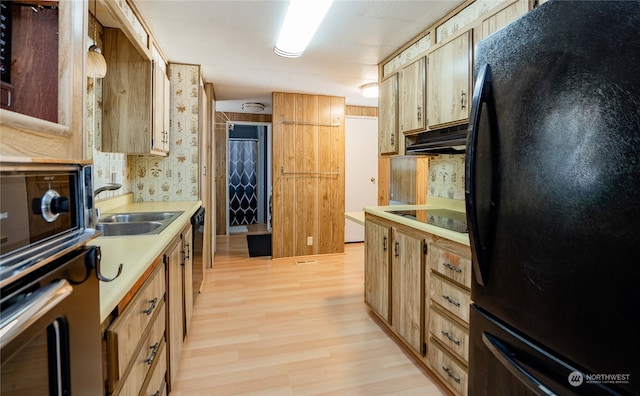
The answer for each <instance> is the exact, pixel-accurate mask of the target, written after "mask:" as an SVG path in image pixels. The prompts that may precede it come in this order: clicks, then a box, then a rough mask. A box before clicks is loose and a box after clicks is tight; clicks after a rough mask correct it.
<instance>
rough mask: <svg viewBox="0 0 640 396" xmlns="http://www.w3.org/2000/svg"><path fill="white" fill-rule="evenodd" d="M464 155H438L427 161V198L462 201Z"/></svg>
mask: <svg viewBox="0 0 640 396" xmlns="http://www.w3.org/2000/svg"><path fill="white" fill-rule="evenodd" d="M464 158H465V157H464V154H451V155H439V156H437V157H433V158H432V159H431V160H430V161H429V192H428V194H427V196H432V197H440V198H449V199H461V200H464Z"/></svg>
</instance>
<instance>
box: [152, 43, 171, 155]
mask: <svg viewBox="0 0 640 396" xmlns="http://www.w3.org/2000/svg"><path fill="white" fill-rule="evenodd" d="M154 48H155V47H154ZM170 95H171V90H170V84H169V77H167V68H166V64H165V63H164V61H163V60H162V58H161V57H160V55H159V54H156V53H154V59H153V128H152V129H153V136H152V139H151V150H152V151H155V152H158V153H159V154H162V153H165V154H166V153H169V107H170V106H169V101H170Z"/></svg>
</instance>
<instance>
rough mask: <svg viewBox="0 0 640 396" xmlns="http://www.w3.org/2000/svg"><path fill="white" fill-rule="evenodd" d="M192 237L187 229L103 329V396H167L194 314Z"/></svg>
mask: <svg viewBox="0 0 640 396" xmlns="http://www.w3.org/2000/svg"><path fill="white" fill-rule="evenodd" d="M191 233H192V227H191V224H187V225H186V226H185V227H184V228H183V229H182V231H181V232H180V233H179V234H177V235H176V236H175V238H174V239H173V240H172V241H171V242H170V243H169V244H168V245H167V248H166V249H165V251H164V253H163V254H162V255H161V256H160V257H158V258H157V259H156V260H155V262H154V263H155V264H154V265H155V267H154V266H153V265H152V266H151V267H150V268H153V269H152V270H148V271H147V272H146V274H145V275H143V277H142V278H141V279H140V280H139V281H138V282H137V283H136V286H134V288H133V290H131V291H130V293H129V294H128V295H131V296H132V297H131V298H130V299H128V300H127V301H128V302H121V306H119V308H118V309H120V310H121V311H120V312H119V313H118V315H117V316H116V317H115V318H113V319H111V322H110V324H105V327H106V331H105V343H106V372H107V373H106V375H107V378H106V383H107V394H108V395H110V396H111V395H114V396H115V395H122V396H131V395H137V396H143V395H146V396H160V395H168V394H169V391H170V389H171V384H172V383H173V382H175V378H176V374H177V371H178V363H179V362H180V355H181V353H182V345H183V343H184V337H185V336H186V335H187V329H188V328H189V326H188V325H189V322H190V320H191V312H192V311H193V291H192V287H193V282H192V280H191V273H192V268H191V265H192V253H193V247H192V246H191V239H192V238H191V235H192V234H191ZM137 285H141V286H140V287H139V288H138V287H137Z"/></svg>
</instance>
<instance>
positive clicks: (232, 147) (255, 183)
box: [226, 121, 271, 234]
mask: <svg viewBox="0 0 640 396" xmlns="http://www.w3.org/2000/svg"><path fill="white" fill-rule="evenodd" d="M226 130H227V175H226V176H227V183H226V185H227V189H226V212H227V224H226V228H227V230H226V231H227V232H226V233H227V234H238V233H247V232H252V231H258V232H259V231H267V232H271V208H270V204H269V201H270V198H271V124H270V123H258V122H245V121H240V122H238V121H233V122H230V121H228V122H227V128H226Z"/></svg>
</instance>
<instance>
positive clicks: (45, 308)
mask: <svg viewBox="0 0 640 396" xmlns="http://www.w3.org/2000/svg"><path fill="white" fill-rule="evenodd" d="M72 292H73V286H71V284H69V282H68V281H66V280H65V279H59V280H56V281H54V282H51V283H49V284H48V285H47V286H45V287H43V288H40V289H38V290H36V291H35V292H33V293H31V295H30V296H29V297H27V298H26V299H25V300H24V301H22V302H20V303H17V304H15V305H12V306H11V307H9V308H8V309H7V310H6V311H5V312H3V313H2V319H1V320H0V348H4V346H5V345H7V344H9V343H10V342H11V341H13V339H14V338H15V337H16V336H18V335H19V334H20V333H22V332H23V331H24V330H25V329H26V328H28V327H29V326H31V325H32V324H33V323H35V322H36V321H37V320H38V319H40V318H41V317H43V316H44V315H45V314H46V313H47V312H49V311H51V309H53V308H54V307H55V306H56V305H58V304H59V303H60V302H61V301H62V300H64V299H65V298H67V297H68V296H69V295H70V294H71V293H72Z"/></svg>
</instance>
